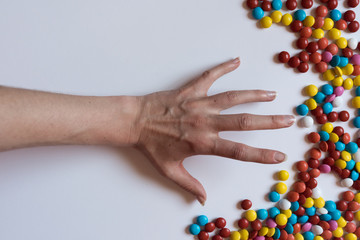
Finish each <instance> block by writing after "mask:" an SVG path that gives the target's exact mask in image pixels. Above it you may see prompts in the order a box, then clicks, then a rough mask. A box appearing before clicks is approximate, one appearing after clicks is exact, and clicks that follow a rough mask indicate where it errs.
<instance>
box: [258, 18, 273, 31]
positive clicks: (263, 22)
mask: <svg viewBox="0 0 360 240" xmlns="http://www.w3.org/2000/svg"><path fill="white" fill-rule="evenodd" d="M260 25H261V26H262V27H263V28H269V27H271V25H272V19H271V17H268V16H266V17H263V18H262V19H261V20H260Z"/></svg>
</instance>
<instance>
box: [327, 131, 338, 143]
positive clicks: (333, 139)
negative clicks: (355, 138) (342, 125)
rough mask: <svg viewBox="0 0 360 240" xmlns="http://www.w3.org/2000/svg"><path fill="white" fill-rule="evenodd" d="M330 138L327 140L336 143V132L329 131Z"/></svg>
mask: <svg viewBox="0 0 360 240" xmlns="http://www.w3.org/2000/svg"><path fill="white" fill-rule="evenodd" d="M329 135H330V138H329V140H330V141H331V142H333V143H336V142H338V141H339V136H338V135H337V134H336V133H330V134H329Z"/></svg>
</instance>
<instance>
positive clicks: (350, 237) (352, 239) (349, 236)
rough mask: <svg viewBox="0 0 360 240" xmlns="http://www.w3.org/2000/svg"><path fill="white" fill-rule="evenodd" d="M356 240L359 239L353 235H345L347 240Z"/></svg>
mask: <svg viewBox="0 0 360 240" xmlns="http://www.w3.org/2000/svg"><path fill="white" fill-rule="evenodd" d="M356 239H357V237H356V235H355V234H353V233H348V234H346V235H345V240H356Z"/></svg>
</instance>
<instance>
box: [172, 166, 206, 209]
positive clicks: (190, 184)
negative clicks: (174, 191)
mask: <svg viewBox="0 0 360 240" xmlns="http://www.w3.org/2000/svg"><path fill="white" fill-rule="evenodd" d="M171 180H172V181H174V182H175V183H176V184H178V185H179V186H180V187H182V188H183V189H185V191H187V192H190V193H191V194H193V195H194V196H195V197H196V199H197V200H198V201H199V202H200V203H201V204H202V205H205V201H206V192H205V189H204V187H203V185H202V184H201V183H200V182H199V181H198V180H197V179H196V178H194V177H193V176H191V175H190V173H189V172H188V171H187V170H186V169H185V168H184V166H183V165H182V164H181V165H180V166H178V170H177V171H175V173H174V174H173V175H172V176H171Z"/></svg>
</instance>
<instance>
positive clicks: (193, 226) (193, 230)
mask: <svg viewBox="0 0 360 240" xmlns="http://www.w3.org/2000/svg"><path fill="white" fill-rule="evenodd" d="M200 231H201V229H200V226H199V225H197V224H195V223H194V224H191V225H190V227H189V232H190V233H191V234H192V235H198V234H199V233H200Z"/></svg>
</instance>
